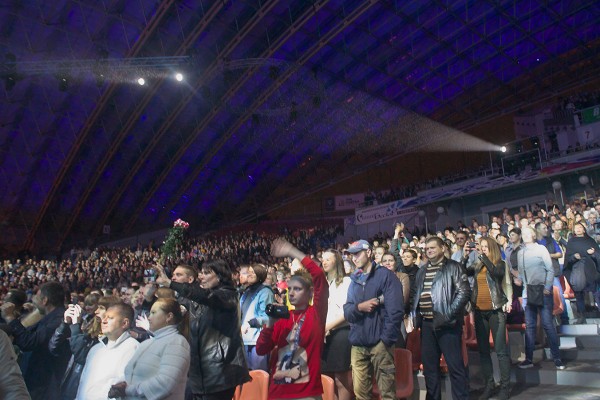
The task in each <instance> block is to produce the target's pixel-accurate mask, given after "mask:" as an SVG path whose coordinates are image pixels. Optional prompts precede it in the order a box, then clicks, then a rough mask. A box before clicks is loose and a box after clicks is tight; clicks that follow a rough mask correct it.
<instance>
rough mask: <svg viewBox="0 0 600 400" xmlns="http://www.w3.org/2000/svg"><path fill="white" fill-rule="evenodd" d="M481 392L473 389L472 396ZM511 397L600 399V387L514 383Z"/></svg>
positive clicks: (519, 398)
mask: <svg viewBox="0 0 600 400" xmlns="http://www.w3.org/2000/svg"><path fill="white" fill-rule="evenodd" d="M599 379H600V377H599ZM480 394H481V390H477V391H472V392H471V396H470V398H471V399H477V398H479V395H480ZM510 398H511V399H514V400H535V399H540V400H541V399H543V400H600V389H593V388H583V387H577V386H562V385H518V384H513V385H512V386H511V391H510Z"/></svg>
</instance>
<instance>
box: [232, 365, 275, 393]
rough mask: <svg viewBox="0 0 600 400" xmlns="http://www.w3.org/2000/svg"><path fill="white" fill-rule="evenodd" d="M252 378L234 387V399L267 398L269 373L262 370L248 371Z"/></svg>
mask: <svg viewBox="0 0 600 400" xmlns="http://www.w3.org/2000/svg"><path fill="white" fill-rule="evenodd" d="M250 377H251V378H252V380H251V381H250V382H246V383H244V384H243V385H240V386H238V387H237V388H236V390H235V394H234V395H233V399H234V400H267V398H268V396H269V374H267V373H266V372H265V371H262V370H259V369H257V370H252V371H250Z"/></svg>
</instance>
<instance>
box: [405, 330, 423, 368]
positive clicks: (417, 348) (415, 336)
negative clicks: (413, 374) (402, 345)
mask: <svg viewBox="0 0 600 400" xmlns="http://www.w3.org/2000/svg"><path fill="white" fill-rule="evenodd" d="M406 349H407V350H408V351H410V353H411V355H412V369H413V371H418V370H419V366H420V365H421V328H419V329H415V330H414V331H412V332H411V333H409V334H408V335H407V336H406Z"/></svg>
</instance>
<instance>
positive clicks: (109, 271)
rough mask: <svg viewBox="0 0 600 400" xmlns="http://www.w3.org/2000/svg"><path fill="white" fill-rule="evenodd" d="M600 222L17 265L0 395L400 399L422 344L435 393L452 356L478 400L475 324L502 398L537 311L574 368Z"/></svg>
mask: <svg viewBox="0 0 600 400" xmlns="http://www.w3.org/2000/svg"><path fill="white" fill-rule="evenodd" d="M599 215H600V202H598V203H596V204H588V203H586V202H584V201H573V202H571V203H569V204H565V206H564V207H558V206H551V207H550V208H548V209H544V208H542V207H540V206H537V205H536V206H533V207H532V208H531V209H530V210H527V209H525V208H524V207H521V208H520V209H519V210H514V212H509V210H508V209H504V210H503V211H502V213H499V214H498V215H494V216H492V217H491V219H490V221H485V223H480V222H479V221H476V220H473V221H471V223H470V224H469V225H466V224H464V223H462V222H460V221H459V222H458V223H457V226H456V227H448V228H446V229H445V230H444V231H443V232H423V231H421V230H419V229H418V228H415V229H414V230H413V231H412V232H408V231H407V230H406V227H405V226H404V225H403V224H401V223H399V224H397V225H396V228H395V231H394V232H393V235H389V236H387V235H380V236H378V237H375V238H370V239H368V240H365V239H358V238H357V239H358V240H355V241H352V242H351V243H336V239H337V237H338V235H339V234H340V233H341V230H340V228H338V227H318V228H311V229H298V230H294V231H282V232H280V234H264V233H256V232H238V233H235V234H220V235H213V236H207V237H202V238H193V239H188V240H187V241H185V242H184V243H182V245H181V246H179V248H178V252H177V255H176V256H175V257H173V258H170V259H167V260H166V262H164V265H163V260H162V259H161V256H162V255H161V254H160V250H158V249H156V248H154V247H153V246H151V245H148V246H145V247H144V246H141V245H140V246H137V247H136V248H134V249H128V248H120V249H116V248H112V249H95V250H93V251H75V252H72V253H71V255H70V257H67V258H66V259H64V260H56V261H55V260H36V259H35V258H26V259H23V260H20V259H14V260H12V259H11V260H5V261H3V262H2V268H1V269H0V280H1V282H2V287H1V296H2V306H1V307H0V310H1V317H2V320H1V321H0V351H1V354H0V357H1V358H2V360H3V362H2V363H1V364H0V395H1V396H2V398H11V397H10V395H13V396H14V397H13V398H33V399H96V398H98V399H106V398H148V399H150V398H152V399H202V400H209V399H210V400H214V399H227V400H228V399H231V398H232V397H233V395H234V392H235V390H236V388H237V387H238V386H239V385H243V384H245V383H246V382H249V381H250V374H249V371H250V370H255V369H256V370H264V371H266V372H268V373H269V376H270V378H269V379H270V381H269V398H271V399H283V398H298V399H320V398H321V394H322V391H323V387H322V384H321V379H320V376H321V374H322V373H323V374H327V375H330V376H331V377H332V378H333V380H334V383H335V393H336V398H337V399H339V400H349V399H353V398H356V399H359V400H364V399H370V398H371V397H372V391H373V382H376V383H377V388H378V390H379V393H380V394H381V397H382V398H383V399H391V398H395V385H396V382H395V379H396V376H395V367H396V366H395V364H394V362H395V361H394V349H395V348H406V347H407V344H408V343H409V342H411V341H413V342H414V339H415V337H418V338H419V339H420V342H421V352H420V353H421V360H422V364H423V373H424V376H425V382H426V390H427V396H428V398H431V399H440V398H441V383H440V382H441V374H440V365H439V360H440V357H441V355H444V358H445V360H446V363H447V366H448V371H449V378H450V380H451V382H452V397H453V398H454V399H467V398H469V376H468V369H467V368H466V367H465V363H464V360H463V355H462V351H461V348H462V346H461V343H462V342H461V341H462V338H463V329H465V326H464V325H465V324H469V323H470V322H469V321H472V324H473V326H474V330H475V335H476V338H477V345H478V349H479V353H480V360H481V367H482V376H483V378H484V381H485V387H484V390H483V393H482V394H481V398H482V399H489V398H496V399H507V398H509V397H510V385H509V382H510V363H511V360H510V356H509V354H510V353H509V347H508V343H507V338H506V327H507V324H509V323H524V324H525V349H526V350H525V359H524V360H522V362H520V364H519V367H520V368H529V367H531V366H532V365H533V361H534V360H533V349H534V346H535V341H536V336H537V326H536V325H537V323H538V322H537V321H538V316H539V320H540V321H541V325H542V327H543V330H544V332H545V334H546V337H547V343H548V346H549V347H550V351H551V355H552V357H553V360H554V364H555V366H556V368H557V369H564V368H566V366H565V363H564V362H563V360H561V358H560V352H559V351H558V335H557V331H556V327H555V324H556V323H557V322H558V323H561V324H569V323H585V312H586V306H587V307H598V304H599V303H600V291H599V290H598V283H599V277H600V248H599V247H598V241H599V240H600V223H599V222H598V217H599ZM280 236H282V237H281V238H278V237H280ZM567 289H568V290H572V291H573V292H574V295H575V305H574V307H573V312H574V314H575V320H569V316H568V313H567V310H568V307H566V302H565V299H564V295H563V293H564V291H565V290H567ZM592 295H593V296H592ZM590 298H594V299H595V300H590ZM555 299H558V301H560V302H561V303H562V305H563V307H562V308H561V309H562V310H563V311H562V312H561V313H560V314H558V315H555V314H556V309H557V307H556V306H557V304H554V302H555ZM490 336H491V337H492V338H493V342H494V351H495V352H496V354H497V356H498V366H499V376H500V381H499V382H498V384H496V382H495V381H494V371H493V364H492V361H491V357H490V351H491V350H490V342H489V337H490ZM11 340H12V341H11ZM11 393H12V394H11Z"/></svg>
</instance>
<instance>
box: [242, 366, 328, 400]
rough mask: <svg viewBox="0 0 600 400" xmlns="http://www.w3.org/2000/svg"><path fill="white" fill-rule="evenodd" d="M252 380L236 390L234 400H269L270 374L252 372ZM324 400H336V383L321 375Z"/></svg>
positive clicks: (260, 371)
mask: <svg viewBox="0 0 600 400" xmlns="http://www.w3.org/2000/svg"><path fill="white" fill-rule="evenodd" d="M250 377H251V378H252V380H251V381H250V382H246V383H244V384H243V385H240V386H238V387H237V388H236V389H235V393H234V395H233V399H232V400H267V398H268V396H269V374H268V373H266V372H265V371H262V370H252V371H250ZM321 383H322V385H323V400H335V383H334V382H333V379H332V378H330V377H328V376H327V375H321Z"/></svg>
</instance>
